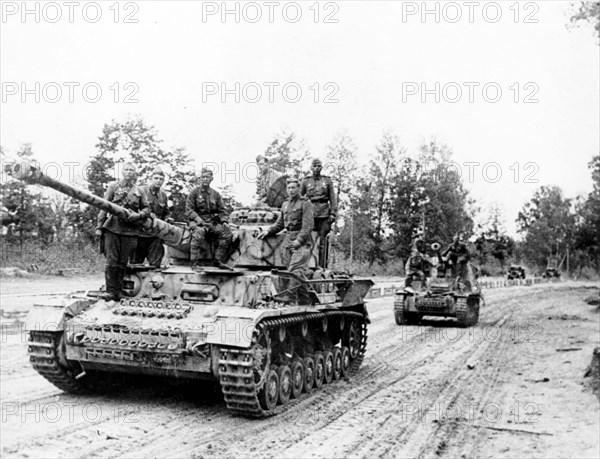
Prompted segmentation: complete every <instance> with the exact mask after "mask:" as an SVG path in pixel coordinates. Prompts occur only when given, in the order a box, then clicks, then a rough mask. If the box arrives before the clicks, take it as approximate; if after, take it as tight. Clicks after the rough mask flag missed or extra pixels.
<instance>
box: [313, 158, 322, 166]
mask: <svg viewBox="0 0 600 459" xmlns="http://www.w3.org/2000/svg"><path fill="white" fill-rule="evenodd" d="M317 164H319V165H321V166H322V165H323V162H322V161H321V160H320V159H319V158H315V159H313V160H312V165H313V166H316V165H317Z"/></svg>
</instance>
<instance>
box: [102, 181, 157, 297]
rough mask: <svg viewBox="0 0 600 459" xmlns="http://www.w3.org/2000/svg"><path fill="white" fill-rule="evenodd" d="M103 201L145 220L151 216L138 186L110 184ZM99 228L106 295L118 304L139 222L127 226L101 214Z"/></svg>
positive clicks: (118, 183)
mask: <svg viewBox="0 0 600 459" xmlns="http://www.w3.org/2000/svg"><path fill="white" fill-rule="evenodd" d="M104 199H106V200H107V201H110V202H114V203H115V204H118V205H119V206H121V207H124V208H125V209H129V210H131V211H133V212H137V213H139V214H140V217H142V218H146V217H148V216H149V215H150V206H149V204H148V200H147V199H146V197H145V195H144V193H142V190H141V189H140V187H139V186H137V185H136V184H135V182H129V183H128V182H126V181H124V180H122V181H118V182H111V183H109V185H108V187H107V189H106V193H105V194H104ZM97 228H98V229H102V230H103V231H104V253H105V255H106V267H105V270H104V273H105V278H106V291H107V292H108V293H109V294H110V295H111V297H112V298H113V299H115V300H116V299H119V298H120V296H121V289H122V287H123V278H124V277H125V269H126V268H127V262H128V260H129V258H130V256H131V255H132V254H133V252H134V251H135V248H136V245H137V234H138V233H139V225H138V223H137V222H128V221H125V220H122V219H120V218H118V217H116V216H114V215H108V214H107V212H105V211H103V210H101V211H100V213H99V214H98V226H97Z"/></svg>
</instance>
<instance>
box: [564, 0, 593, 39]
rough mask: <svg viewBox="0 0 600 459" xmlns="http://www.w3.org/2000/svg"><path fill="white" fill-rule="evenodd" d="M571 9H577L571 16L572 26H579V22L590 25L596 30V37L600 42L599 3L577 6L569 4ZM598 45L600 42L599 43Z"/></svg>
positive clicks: (585, 3) (584, 3) (586, 3)
mask: <svg viewBox="0 0 600 459" xmlns="http://www.w3.org/2000/svg"><path fill="white" fill-rule="evenodd" d="M571 6H572V8H577V6H578V7H579V8H578V9H577V11H576V12H574V13H573V15H572V16H571V23H572V24H579V23H580V22H581V21H585V22H588V23H591V24H592V26H593V27H594V29H595V30H596V35H597V36H598V39H599V40H600V2H584V1H581V2H579V5H577V6H576V5H575V4H573V3H572V4H571ZM599 43H600V42H599Z"/></svg>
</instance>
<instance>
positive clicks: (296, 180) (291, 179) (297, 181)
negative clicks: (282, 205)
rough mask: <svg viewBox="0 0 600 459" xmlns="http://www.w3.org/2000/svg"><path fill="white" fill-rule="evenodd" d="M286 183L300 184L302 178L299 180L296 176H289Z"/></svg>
mask: <svg viewBox="0 0 600 459" xmlns="http://www.w3.org/2000/svg"><path fill="white" fill-rule="evenodd" d="M285 183H286V184H287V185H289V184H290V183H297V184H298V186H300V180H298V179H297V178H294V177H290V178H288V179H287V180H286V182H285Z"/></svg>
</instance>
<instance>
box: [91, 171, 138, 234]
mask: <svg viewBox="0 0 600 459" xmlns="http://www.w3.org/2000/svg"><path fill="white" fill-rule="evenodd" d="M104 199H106V200H107V201H110V202H114V203H115V204H118V205H119V206H121V207H124V208H125V209H129V210H131V211H134V212H138V213H140V214H141V215H142V216H143V217H148V216H149V215H150V205H149V204H148V200H147V198H146V196H145V195H144V193H143V192H142V189H141V188H140V187H139V186H137V185H136V184H135V183H131V184H127V183H125V182H124V181H117V182H111V183H109V184H108V187H107V188H106V193H104ZM97 227H98V228H103V229H106V230H108V231H110V232H112V233H115V234H122V235H128V236H134V235H136V234H138V233H139V232H140V228H139V226H138V222H128V221H125V220H122V219H120V218H118V217H116V216H115V215H110V216H109V215H108V213H107V212H105V211H104V210H101V211H100V213H99V214H98V226H97Z"/></svg>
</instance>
